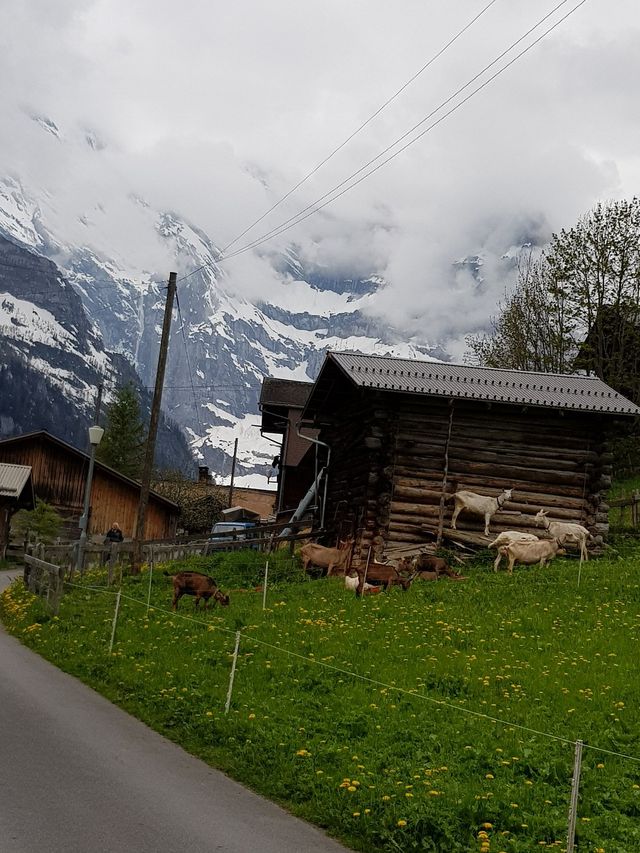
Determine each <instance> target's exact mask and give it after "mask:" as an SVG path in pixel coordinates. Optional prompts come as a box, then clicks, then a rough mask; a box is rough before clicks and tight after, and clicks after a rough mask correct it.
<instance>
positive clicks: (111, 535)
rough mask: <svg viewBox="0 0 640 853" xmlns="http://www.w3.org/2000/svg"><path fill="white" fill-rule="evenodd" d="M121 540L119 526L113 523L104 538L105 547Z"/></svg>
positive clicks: (122, 537)
mask: <svg viewBox="0 0 640 853" xmlns="http://www.w3.org/2000/svg"><path fill="white" fill-rule="evenodd" d="M123 539H124V536H123V535H122V530H121V529H120V525H119V524H118V523H117V522H116V521H114V522H113V524H112V525H111V527H110V528H109V530H107V535H106V536H105V537H104V541H105V545H107V544H111V543H112V542H122V540H123Z"/></svg>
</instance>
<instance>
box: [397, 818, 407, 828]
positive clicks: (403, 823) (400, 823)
mask: <svg viewBox="0 0 640 853" xmlns="http://www.w3.org/2000/svg"><path fill="white" fill-rule="evenodd" d="M406 825H407V822H406V820H402V818H400V820H399V821H398V826H406Z"/></svg>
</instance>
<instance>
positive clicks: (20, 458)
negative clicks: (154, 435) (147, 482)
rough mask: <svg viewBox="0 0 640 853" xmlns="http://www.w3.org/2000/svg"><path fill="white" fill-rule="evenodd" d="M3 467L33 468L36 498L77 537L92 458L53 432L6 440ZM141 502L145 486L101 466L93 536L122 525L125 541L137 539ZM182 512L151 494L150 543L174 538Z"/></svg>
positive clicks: (94, 492)
mask: <svg viewBox="0 0 640 853" xmlns="http://www.w3.org/2000/svg"><path fill="white" fill-rule="evenodd" d="M0 462H9V463H12V464H14V465H30V466H31V477H32V482H33V490H34V493H35V496H36V498H39V499H40V500H43V501H46V502H47V503H49V504H51V505H52V506H54V507H55V508H56V509H57V510H58V512H59V513H60V514H61V515H62V516H63V518H64V519H65V523H66V524H65V526H66V527H67V529H68V530H69V533H70V535H71V536H75V535H77V527H78V521H79V519H80V516H81V515H82V507H83V501H84V489H85V483H86V477H87V470H88V467H89V456H88V454H87V453H84V452H83V451H82V450H78V449H77V448H76V447H72V445H70V444H67V442H66V441H62V440H61V439H59V438H56V437H55V436H53V435H50V434H49V433H48V432H44V431H42V432H32V433H27V434H25V435H17V436H14V437H13V438H5V439H2V440H0ZM139 499H140V483H138V482H136V481H135V480H132V479H130V478H129V477H125V476H124V475H123V474H120V473H118V472H117V471H114V470H113V468H109V467H108V466H107V465H103V464H102V462H97V461H96V463H95V470H94V475H93V485H92V489H91V503H90V512H89V526H88V530H87V533H88V534H89V535H91V534H92V533H96V534H104V533H106V531H107V530H108V529H109V528H110V527H111V525H112V523H113V522H114V521H116V522H118V524H119V525H120V527H121V528H122V531H123V533H124V535H125V538H129V537H132V536H133V533H134V530H135V524H136V518H137V513H138V502H139ZM178 512H179V510H178V506H177V504H175V503H173V501H170V500H168V499H167V498H164V497H162V495H159V494H157V493H155V492H151V494H150V496H149V505H148V507H147V516H146V523H145V537H144V538H145V539H164V538H169V537H171V536H174V535H175V531H176V525H177V521H178Z"/></svg>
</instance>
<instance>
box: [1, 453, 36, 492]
mask: <svg viewBox="0 0 640 853" xmlns="http://www.w3.org/2000/svg"><path fill="white" fill-rule="evenodd" d="M30 475H31V465H10V464H9V463H8V462H0V497H3V498H19V497H20V495H21V494H22V490H23V489H24V487H25V486H26V485H27V482H28V480H29V476H30Z"/></svg>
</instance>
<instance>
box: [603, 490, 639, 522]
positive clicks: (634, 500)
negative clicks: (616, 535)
mask: <svg viewBox="0 0 640 853" xmlns="http://www.w3.org/2000/svg"><path fill="white" fill-rule="evenodd" d="M609 506H610V507H611V508H612V509H613V508H614V507H616V508H618V509H619V510H620V515H619V517H618V525H619V526H620V527H624V526H625V515H626V510H627V508H628V509H629V510H630V526H631V527H635V528H638V527H639V526H640V492H638V491H637V492H633V493H632V494H631V495H630V496H628V497H622V498H614V499H613V500H611V501H609ZM612 521H613V520H612Z"/></svg>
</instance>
